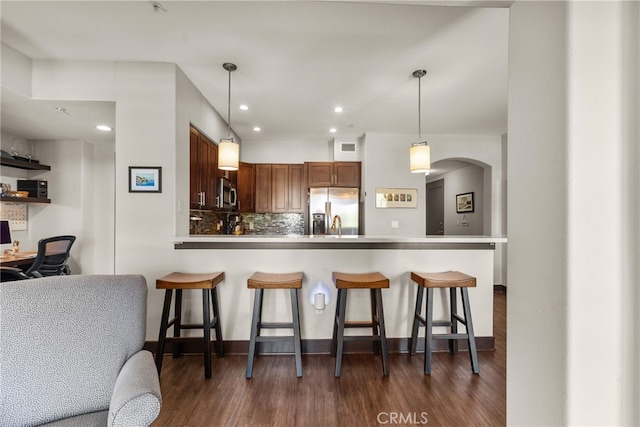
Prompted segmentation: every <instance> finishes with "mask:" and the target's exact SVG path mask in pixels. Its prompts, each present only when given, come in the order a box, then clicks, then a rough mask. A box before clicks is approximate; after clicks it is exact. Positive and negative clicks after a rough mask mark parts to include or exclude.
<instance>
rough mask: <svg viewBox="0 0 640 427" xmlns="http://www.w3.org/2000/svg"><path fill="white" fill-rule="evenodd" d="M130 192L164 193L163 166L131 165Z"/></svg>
mask: <svg viewBox="0 0 640 427" xmlns="http://www.w3.org/2000/svg"><path fill="white" fill-rule="evenodd" d="M129 193H162V168H161V167H159V166H157V167H148V166H129Z"/></svg>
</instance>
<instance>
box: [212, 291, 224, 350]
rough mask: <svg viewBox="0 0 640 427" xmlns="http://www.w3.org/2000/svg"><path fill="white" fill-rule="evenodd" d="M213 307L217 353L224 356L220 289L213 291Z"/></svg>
mask: <svg viewBox="0 0 640 427" xmlns="http://www.w3.org/2000/svg"><path fill="white" fill-rule="evenodd" d="M211 305H212V306H213V316H214V322H215V323H214V325H215V328H216V353H217V354H218V357H223V356H224V341H223V340H222V326H221V325H220V306H219V304H218V288H217V287H216V288H213V289H212V290H211Z"/></svg>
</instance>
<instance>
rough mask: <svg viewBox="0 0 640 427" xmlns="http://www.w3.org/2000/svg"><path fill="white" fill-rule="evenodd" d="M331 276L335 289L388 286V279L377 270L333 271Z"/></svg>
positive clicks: (380, 287)
mask: <svg viewBox="0 0 640 427" xmlns="http://www.w3.org/2000/svg"><path fill="white" fill-rule="evenodd" d="M332 276H333V283H335V285H336V288H337V289H382V288H388V287H389V279H388V278H386V277H385V276H383V275H382V274H380V273H378V272H374V273H339V272H336V271H334V272H333V275H332Z"/></svg>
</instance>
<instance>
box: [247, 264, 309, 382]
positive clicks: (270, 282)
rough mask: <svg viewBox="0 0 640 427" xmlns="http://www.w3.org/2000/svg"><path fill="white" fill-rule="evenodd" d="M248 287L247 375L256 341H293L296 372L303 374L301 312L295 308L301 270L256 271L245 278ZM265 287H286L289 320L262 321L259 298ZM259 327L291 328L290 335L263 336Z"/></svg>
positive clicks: (255, 348)
mask: <svg viewBox="0 0 640 427" xmlns="http://www.w3.org/2000/svg"><path fill="white" fill-rule="evenodd" d="M247 288H249V289H255V298H254V299H253V315H252V317H251V334H250V335H249V351H248V356H247V375H246V376H247V378H251V377H252V376H253V362H254V359H255V357H256V355H257V354H258V350H259V348H258V343H261V342H282V341H284V342H293V351H294V353H295V359H296V376H297V377H298V378H299V377H301V376H302V339H301V336H300V312H299V308H298V289H301V288H302V273H301V272H296V273H262V272H259V271H258V272H255V273H253V274H252V275H251V277H249V278H248V279H247ZM265 289H288V290H289V294H290V298H291V317H292V319H291V322H263V321H262V301H263V295H264V291H265ZM262 329H291V330H292V332H293V335H289V336H286V335H285V336H262V335H260V331H261V330H262Z"/></svg>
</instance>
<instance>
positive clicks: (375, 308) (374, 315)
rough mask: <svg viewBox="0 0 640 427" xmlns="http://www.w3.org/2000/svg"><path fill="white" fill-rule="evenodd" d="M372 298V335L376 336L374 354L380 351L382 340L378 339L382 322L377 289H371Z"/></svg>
mask: <svg viewBox="0 0 640 427" xmlns="http://www.w3.org/2000/svg"><path fill="white" fill-rule="evenodd" d="M370 294H371V295H370V297H369V298H370V299H371V330H372V336H373V337H374V340H373V341H372V343H373V354H378V353H380V341H378V340H377V339H376V337H378V336H379V333H378V331H379V330H380V323H379V320H378V304H377V301H376V289H371V290H370Z"/></svg>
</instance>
